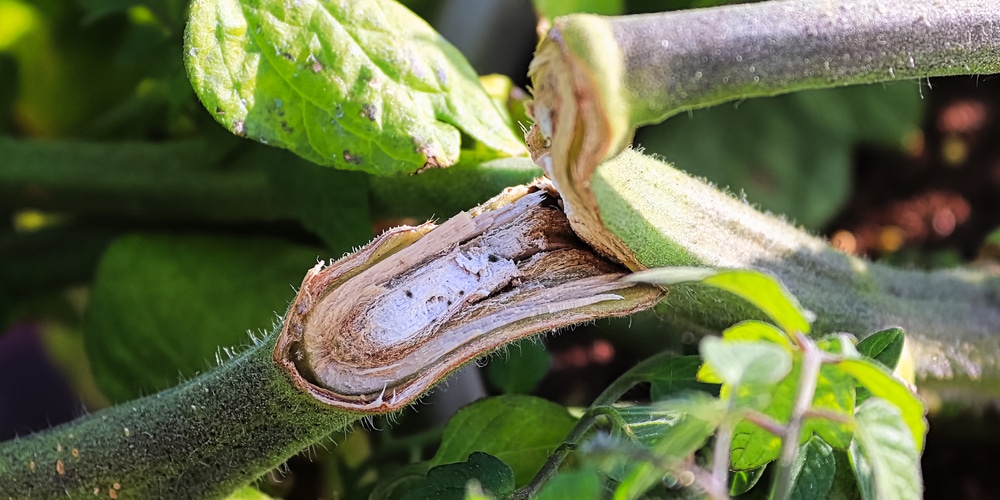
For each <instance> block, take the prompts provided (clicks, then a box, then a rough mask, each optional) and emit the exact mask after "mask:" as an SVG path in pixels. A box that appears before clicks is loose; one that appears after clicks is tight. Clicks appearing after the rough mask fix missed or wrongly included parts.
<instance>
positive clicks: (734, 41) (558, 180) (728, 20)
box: [528, 0, 1000, 268]
mask: <svg viewBox="0 0 1000 500" xmlns="http://www.w3.org/2000/svg"><path fill="white" fill-rule="evenodd" d="M997 72H1000V9H997V8H996V4H995V2H991V1H984V0H953V1H950V2H917V3H914V2H912V1H909V0H850V1H843V2H817V1H814V0H786V1H769V2H760V3H755V4H748V5H733V6H726V7H720V8H713V9H696V10H689V11H682V12H670V13H662V14H648V15H637V16H621V17H601V16H593V15H571V16H566V17H562V18H557V19H556V20H555V22H554V23H553V26H552V29H551V30H550V31H549V33H548V37H547V38H546V39H545V40H543V41H542V42H541V44H540V45H539V47H538V50H537V53H536V56H535V59H534V60H533V61H532V64H531V68H530V73H531V76H532V84H533V87H534V93H535V101H534V103H533V105H532V114H533V115H534V117H535V120H536V123H535V125H534V126H533V127H532V129H531V131H530V132H529V139H528V146H529V149H531V151H532V157H533V158H534V159H535V161H536V162H537V163H538V164H539V165H541V166H542V167H543V168H544V169H546V173H548V174H549V176H550V177H551V178H552V179H553V182H554V183H555V185H556V187H557V188H558V189H559V191H560V193H561V194H562V195H563V197H564V199H565V200H566V204H567V213H568V214H569V218H570V222H571V223H572V224H573V229H574V230H576V231H577V233H578V234H580V236H581V237H582V238H583V239H584V240H585V241H587V242H588V243H590V244H592V245H594V246H595V247H596V248H597V249H598V250H599V251H601V252H602V253H605V254H607V255H609V256H614V257H615V258H617V259H618V260H620V261H621V262H624V263H625V264H626V265H628V266H629V267H631V268H638V267H644V266H642V265H641V264H640V263H639V262H638V261H637V260H636V259H635V258H634V257H633V256H631V255H630V252H628V251H627V248H626V245H624V244H623V243H622V242H621V241H618V240H617V238H615V237H614V236H613V235H610V234H608V233H607V231H604V230H603V228H602V225H601V216H600V213H599V210H598V207H597V203H596V201H595V199H594V195H593V194H592V193H591V191H590V179H591V175H592V174H593V172H594V170H595V169H596V168H597V166H598V165H599V164H600V163H601V162H603V161H605V160H608V159H610V158H611V157H613V156H615V155H617V154H618V153H619V152H621V151H622V150H623V149H624V148H625V147H626V146H627V145H628V144H629V142H630V141H631V138H632V134H633V132H634V130H635V128H636V127H637V126H640V125H644V124H649V123H656V122H659V121H662V120H664V119H666V118H667V117H669V116H672V115H675V114H677V113H680V112H682V111H686V110H690V109H695V108H702V107H706V106H711V105H713V104H718V103H721V102H725V101H730V100H735V99H744V98H748V97H757V96H768V95H775V94H781V93H787V92H792V91H797V90H804V89H814V88H826V87H835V86H842V85H852V84H860V83H873V82H880V81H887V80H893V79H901V78H919V77H928V76H943V75H956V74H975V73H997Z"/></svg>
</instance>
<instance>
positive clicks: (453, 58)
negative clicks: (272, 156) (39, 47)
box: [185, 0, 526, 174]
mask: <svg viewBox="0 0 1000 500" xmlns="http://www.w3.org/2000/svg"><path fill="white" fill-rule="evenodd" d="M185 54H186V62H187V67H188V75H189V77H190V79H191V83H192V85H193V86H194V89H195V93H196V94H197V95H198V97H199V98H200V99H201V101H202V104H204V105H205V108H207V109H208V111H209V112H210V113H211V114H212V116H213V117H215V119H216V120H217V121H218V122H219V123H221V124H222V125H224V126H225V127H226V128H227V129H229V130H230V131H232V132H233V133H235V134H237V135H241V136H246V137H249V138H252V139H255V140H258V141H260V142H264V143H266V144H270V145H273V146H278V147H283V148H287V149H290V150H292V151H293V152H295V153H296V154H298V155H300V156H302V157H303V158H306V159H308V160H310V161H313V162H315V163H318V164H320V165H327V166H335V167H337V168H343V169H350V170H362V171H365V172H369V173H377V174H395V173H413V172H416V171H417V170H420V169H422V168H425V167H431V166H438V167H446V166H450V165H453V164H455V163H456V162H458V160H459V155H460V151H464V152H462V153H461V154H462V155H463V159H473V158H474V159H476V160H478V161H481V160H487V159H491V158H497V157H504V156H521V155H525V154H526V149H525V147H524V145H523V143H522V141H520V140H519V139H518V138H517V137H516V136H515V135H514V133H513V132H512V131H511V129H510V128H509V123H508V121H507V119H506V113H505V112H504V111H503V110H501V109H500V108H499V107H497V106H496V104H495V103H494V102H493V101H492V99H490V97H489V96H488V95H487V94H486V92H485V90H483V88H482V86H481V85H480V83H479V79H478V76H477V75H476V73H475V71H474V70H473V69H472V67H471V66H470V65H469V64H468V62H467V61H466V60H465V58H464V57H462V55H461V54H460V53H459V52H458V50H456V49H455V48H454V47H452V46H451V45H450V44H449V43H448V42H447V41H446V40H445V39H444V38H442V37H441V36H440V35H439V34H438V33H437V32H435V31H434V30H433V29H432V28H431V27H430V26H429V25H428V24H427V23H426V22H424V21H423V20H422V19H420V18H419V17H417V16H416V15H415V14H413V13H412V12H410V11H409V10H407V9H406V8H405V7H403V6H402V5H400V4H398V3H396V2H393V1H389V0H370V1H365V2H347V3H329V2H319V1H317V0H302V1H298V2H293V3H288V2H282V1H278V0H262V1H251V0H244V1H240V0H196V1H194V2H193V3H192V4H191V14H190V21H189V23H188V28H187V33H186V37H185ZM463 136H466V137H468V138H471V139H472V140H473V141H475V143H465V144H463V143H462V137H463Z"/></svg>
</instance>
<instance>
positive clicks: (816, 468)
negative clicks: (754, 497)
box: [779, 437, 837, 500]
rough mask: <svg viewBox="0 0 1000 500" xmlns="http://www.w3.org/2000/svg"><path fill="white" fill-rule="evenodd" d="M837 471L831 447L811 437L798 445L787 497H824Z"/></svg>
mask: <svg viewBox="0 0 1000 500" xmlns="http://www.w3.org/2000/svg"><path fill="white" fill-rule="evenodd" d="M836 473H837V459H836V457H835V456H834V455H833V447H831V446H830V445H829V444H827V443H826V442H824V441H823V440H822V439H819V438H816V437H813V438H811V439H809V441H806V443H805V444H804V445H802V446H801V447H799V451H798V454H796V456H795V463H794V465H793V472H792V483H793V486H792V490H791V494H790V495H789V498H791V499H794V500H813V499H815V498H826V497H827V494H828V493H829V492H830V488H832V487H833V478H834V476H835V475H836ZM779 487H780V486H779Z"/></svg>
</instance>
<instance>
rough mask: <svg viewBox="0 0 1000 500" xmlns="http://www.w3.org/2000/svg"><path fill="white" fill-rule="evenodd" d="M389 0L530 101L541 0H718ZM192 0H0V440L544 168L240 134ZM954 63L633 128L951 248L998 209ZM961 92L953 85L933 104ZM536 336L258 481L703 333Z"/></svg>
mask: <svg viewBox="0 0 1000 500" xmlns="http://www.w3.org/2000/svg"><path fill="white" fill-rule="evenodd" d="M404 3H405V4H406V5H408V6H409V7H410V8H411V9H413V10H414V11H415V12H417V13H418V14H420V15H421V16H422V17H424V18H425V19H427V20H428V21H430V22H431V23H432V24H433V25H434V26H435V28H436V29H438V30H439V31H440V32H441V33H442V34H443V35H444V36H445V37H446V38H447V39H449V40H450V41H451V42H452V43H454V44H455V45H456V46H457V47H458V48H459V49H460V50H461V51H462V52H463V53H464V54H466V55H467V57H468V58H469V60H470V62H471V63H472V64H473V66H474V67H475V68H476V70H477V71H479V72H480V73H481V74H487V73H500V74H504V75H507V76H509V77H510V79H511V80H512V81H513V83H514V87H513V88H512V90H510V92H509V94H508V102H509V103H510V105H511V110H512V112H513V114H514V116H518V117H520V120H521V121H522V122H523V121H524V120H526V118H524V115H523V109H522V108H521V107H520V106H521V102H522V101H521V100H522V99H523V98H524V96H525V95H526V94H525V93H524V90H522V89H523V88H525V87H526V85H527V79H526V75H525V74H526V70H527V64H528V62H529V61H530V59H531V57H532V50H533V48H534V46H535V43H536V42H537V35H536V20H537V18H536V8H537V9H538V11H540V12H542V13H556V14H561V13H565V12H569V11H586V12H597V13H602V14H619V13H639V12H650V11H660V10H672V9H685V8H699V7H708V6H711V5H718V4H723V3H736V2H733V1H725V0H663V1H654V0H577V1H573V2H556V1H550V0H538V1H536V2H535V3H534V5H533V4H532V3H531V2H530V1H529V0H477V1H470V0H411V1H407V2H404ZM186 9H187V3H186V1H184V0H146V1H133V0H0V217H2V220H3V222H2V224H0V332H4V331H6V333H0V379H2V380H3V382H2V383H0V439H4V438H10V437H13V436H14V435H16V434H24V433H26V432H30V431H32V430H37V429H41V428H45V427H47V426H49V425H51V424H55V423H58V421H61V420H66V419H69V418H71V417H72V416H74V415H76V414H79V413H80V412H81V408H84V407H86V408H87V409H88V410H94V409H97V408H100V407H101V406H103V405H106V404H108V403H109V402H117V401H123V400H127V399H129V398H132V397H136V396H139V395H142V394H148V393H150V392H153V391H156V390H159V389H162V388H164V387H167V386H169V385H171V384H173V383H176V382H177V381H179V380H181V379H183V378H186V377H191V376H193V375H195V374H196V373H198V372H199V371H203V370H206V369H209V368H210V367H211V366H212V365H213V364H214V363H215V362H216V361H215V360H216V357H217V356H221V357H225V356H227V355H228V351H224V350H222V348H223V347H228V346H234V345H235V346H238V345H240V344H244V345H245V344H246V343H248V342H249V341H250V340H249V337H248V336H247V335H246V332H247V331H251V332H266V331H268V330H269V328H270V327H271V324H272V322H273V321H274V320H275V318H276V315H277V314H280V313H281V312H282V311H283V310H284V308H285V305H286V304H287V303H288V301H289V300H290V299H291V298H292V296H293V292H294V287H295V286H297V285H298V281H299V279H301V276H302V275H304V272H305V271H306V270H307V269H308V268H310V267H312V266H313V265H314V264H315V263H316V261H317V259H329V258H338V257H340V256H341V255H342V254H344V253H345V252H349V251H350V250H351V249H352V248H355V247H357V246H359V245H362V244H364V243H365V242H367V241H368V240H369V239H370V238H371V237H372V236H374V235H375V234H377V233H378V232H380V231H381V230H383V229H384V228H386V227H391V226H393V225H397V224H400V223H416V222H420V221H422V220H425V219H426V218H429V217H434V218H438V219H442V218H446V217H448V216H451V215H452V214H454V213H455V212H457V211H458V210H462V209H465V208H470V207H471V206H473V205H474V204H475V203H478V202H480V201H482V200H485V199H486V198H488V197H489V196H491V195H492V194H495V193H496V192H499V190H500V189H502V187H504V186H506V185H512V184H517V183H522V182H526V181H528V180H530V179H531V178H532V177H534V176H536V175H538V174H539V171H538V170H536V169H531V168H527V169H526V168H524V167H523V165H521V166H511V165H505V164H502V162H501V164H498V165H494V166H493V167H492V168H480V167H479V166H475V165H471V166H470V165H465V166H461V167H456V168H455V169H452V170H450V171H430V172H427V173H426V174H421V175H420V176H416V177H398V178H374V177H371V176H369V175H366V174H361V173H357V172H342V171H336V170H332V169H322V168H319V167H317V166H315V165H312V164H310V163H308V162H306V161H304V160H301V159H299V158H298V157H296V156H294V155H292V154H291V153H288V152H286V151H282V150H277V149H273V148H268V147H265V146H262V145H259V144H255V143H251V142H250V141H246V140H242V139H238V138H235V137H233V136H231V135H229V134H228V133H226V131H224V130H222V129H221V127H219V126H218V125H217V124H216V123H215V122H214V120H212V118H211V117H210V116H209V114H208V113H207V112H206V111H205V110H204V108H203V107H202V106H201V105H200V103H198V102H197V99H196V98H195V96H194V94H193V92H192V90H191V87H190V84H189V83H188V80H187V76H186V75H185V72H184V67H183V63H182V42H183V40H182V37H183V29H184V23H185V19H186ZM970 82H972V80H970V79H953V80H950V81H942V82H940V84H935V88H937V87H940V88H941V89H942V90H937V91H933V92H932V91H931V89H930V88H929V86H928V85H927V84H926V82H900V83H896V84H892V85H876V86H870V87H857V88H846V89H835V90H828V91H813V92H803V93H799V94H794V95H788V96H781V97H774V98H767V99H757V100H751V101H746V102H736V103H728V104H724V105H721V106H718V107H716V108H712V109H707V110H699V111H694V112H692V113H690V114H685V115H681V116H676V117H674V118H672V119H670V120H668V121H667V122H665V123H663V124H661V125H658V126H654V127H648V128H646V129H643V130H641V131H639V132H638V134H637V136H636V145H637V146H640V147H643V148H645V150H646V152H647V153H653V154H656V155H659V156H662V157H664V158H665V159H667V160H669V161H671V162H674V163H675V164H676V165H677V166H678V167H680V168H682V169H684V170H687V171H689V172H692V173H694V174H696V175H699V176H704V177H705V178H707V179H708V180H710V181H711V182H713V183H715V184H717V185H718V186H720V187H723V188H727V189H729V190H730V191H732V192H733V193H735V194H736V195H737V196H742V197H745V198H746V199H747V200H748V201H749V202H751V203H753V204H756V205H758V206H760V207H761V208H763V209H765V210H770V211H774V212H776V213H780V214H783V215H785V216H786V217H788V218H789V219H790V220H792V221H795V222H796V223H798V224H801V225H804V226H805V227H806V228H808V229H810V230H813V231H817V232H820V231H822V232H824V234H827V235H829V236H831V237H832V238H833V241H834V243H835V244H837V245H838V246H840V247H841V248H842V249H844V250H846V251H852V252H855V253H859V254H869V255H876V256H877V255H882V256H889V257H891V258H894V259H896V260H897V261H899V262H904V263H918V264H920V265H927V264H929V263H931V264H941V263H947V264H954V263H956V262H959V261H960V260H963V259H967V258H969V257H971V256H972V255H973V254H974V253H975V249H976V248H978V245H979V242H981V241H982V238H983V235H984V234H985V233H986V232H988V231H989V229H991V228H992V227H993V226H994V225H996V224H997V223H998V222H1000V221H997V220H996V216H994V215H992V214H995V213H1000V211H995V210H994V211H991V210H990V208H991V207H993V205H991V204H989V203H991V202H988V199H989V193H992V192H995V189H996V183H997V182H998V179H1000V177H998V176H997V174H996V173H995V172H996V171H997V170H998V169H1000V155H998V154H997V153H996V148H992V149H989V148H984V146H983V144H985V143H986V142H988V141H983V140H982V137H983V134H986V135H987V136H988V133H989V132H988V131H989V130H995V129H991V128H990V127H995V123H996V120H995V118H994V115H995V110H996V104H995V103H996V100H997V97H996V96H997V95H998V94H1000V92H998V91H997V89H998V86H997V85H996V84H995V80H994V81H993V82H992V83H990V82H989V81H984V82H978V81H975V82H972V83H970ZM949 89H951V90H949ZM971 92H978V93H977V94H973V93H971ZM967 94H968V95H971V96H972V97H965V96H966V95H967ZM956 96H958V97H956ZM502 97H503V96H500V98H502ZM956 102H957V103H959V104H962V105H963V106H965V107H960V108H958V110H957V111H956V110H955V109H952V108H949V107H948V106H951V105H953V104H955V103H956ZM963 103H964V104H963ZM977 103H979V104H977ZM928 107H930V108H931V109H932V110H933V111H932V112H933V114H930V112H928V111H927V109H928ZM949 112H950V113H951V114H950V115H948V114H947V113H949ZM949 117H950V118H949ZM524 125H527V123H524ZM921 127H923V130H922V129H921ZM994 142H995V141H994ZM994 162H995V165H997V167H994ZM976 165H983V168H981V169H979V170H975V171H974V172H976V173H975V174H969V175H967V176H965V177H961V178H960V179H959V178H958V177H957V176H959V174H961V173H962V172H967V173H968V172H973V170H972V167H973V166H976ZM875 172H881V174H876V173H875ZM887 172H888V173H887ZM900 172H902V173H900ZM941 179H944V180H943V181H942V180H941ZM939 181H940V182H939ZM921 182H923V184H921ZM928 182H930V185H928V184H927V183H928ZM456 186H460V188H456ZM859 186H861V187H859ZM864 186H868V187H864ZM941 186H945V187H944V188H942V187H941ZM456 192H457V193H458V195H455V194H449V193H456ZM984 214H986V215H984ZM900 221H902V222H900ZM907 221H909V222H907ZM953 237H961V238H962V239H961V240H955V239H954V238H953ZM949 238H951V239H949ZM970 241H972V242H973V243H969V242H970ZM928 248H930V249H931V250H934V251H935V252H934V253H931V254H928V253H927V252H926V251H924V250H927V249H928ZM928 255H931V257H928ZM941 255H944V256H945V257H941ZM626 329H627V333H626V332H625V330H626ZM665 329H666V330H667V333H669V335H665V334H664V330H665ZM260 334H261V333H258V335H260ZM545 343H546V344H547V345H548V348H547V349H543V348H542V346H541V345H540V344H536V343H530V342H529V343H525V344H524V345H522V346H517V347H514V348H511V349H509V350H508V351H507V352H505V353H503V354H502V355H500V356H499V357H498V360H499V361H500V362H494V363H491V365H490V368H489V370H488V372H487V371H483V373H482V374H480V373H479V372H480V370H478V369H477V368H476V367H472V368H470V369H467V370H464V371H463V373H460V374H458V375H456V376H455V377H454V378H453V380H452V381H451V382H450V383H449V385H448V389H447V390H446V391H439V392H436V393H435V394H434V395H433V396H432V397H433V398H434V400H433V404H432V405H427V408H426V409H423V410H422V411H421V412H420V413H419V414H406V415H404V416H403V417H401V418H402V421H401V423H400V424H399V425H398V426H395V427H394V428H393V429H392V430H391V431H385V432H380V433H372V434H369V433H367V432H365V431H364V430H359V431H357V432H354V433H352V434H351V435H349V436H347V437H345V438H344V439H342V440H341V441H345V442H344V443H343V444H342V445H341V446H339V447H337V448H332V449H331V450H329V451H327V450H322V451H319V452H318V453H319V455H318V456H314V458H318V459H317V460H315V461H309V460H304V459H294V460H293V461H292V462H291V470H292V473H293V474H294V475H295V477H298V478H300V480H298V481H279V480H277V479H276V478H271V479H273V480H272V481H270V482H269V485H267V486H266V488H265V489H268V491H270V492H271V493H272V494H275V495H287V496H289V497H297V498H310V494H312V493H317V494H318V492H319V490H317V488H322V489H323V491H331V490H334V491H339V492H341V493H342V494H348V495H349V494H352V493H358V492H361V491H367V489H370V488H371V487H372V486H373V479H372V476H370V475H369V476H366V475H365V474H364V471H365V470H376V469H378V470H381V471H383V472H384V471H385V470H388V469H391V468H393V467H400V466H401V465H400V464H405V463H407V462H409V461H413V460H418V459H420V458H424V459H427V458H429V457H430V454H431V452H432V451H433V447H434V443H436V440H437V439H438V438H439V437H440V433H441V427H442V425H443V422H445V421H446V420H447V419H448V417H449V416H450V415H451V414H452V413H453V412H454V410H455V409H456V408H458V407H460V406H462V405H464V404H466V403H467V402H468V401H471V400H473V399H476V398H478V397H481V396H483V395H484V394H497V393H531V394H536V395H542V396H545V397H547V398H550V399H553V400H556V401H558V402H560V403H563V404H566V405H574V404H586V403H588V402H589V400H590V399H591V398H593V396H594V394H595V392H594V391H599V390H600V389H601V388H603V387H604V386H605V385H606V384H607V383H608V382H609V381H611V380H613V379H614V377H615V376H616V375H617V374H619V373H621V371H622V370H624V369H625V368H627V367H628V366H631V365H632V364H634V362H635V361H636V360H637V359H641V358H643V357H645V356H646V355H648V354H649V353H650V352H653V351H654V350H658V349H662V348H673V349H677V350H679V351H681V352H691V351H692V349H693V346H694V344H695V335H694V333H693V332H689V331H671V330H669V328H668V327H667V326H665V323H663V322H662V321H661V318H657V317H656V315H655V313H649V314H645V315H639V316H637V317H635V318H630V319H625V320H616V321H603V322H600V323H599V324H597V325H591V326H588V327H582V328H580V329H578V330H576V331H574V332H573V334H572V335H569V334H567V335H562V336H558V337H552V338H551V339H548V340H546V341H545ZM29 381H30V382H29ZM42 394H44V395H46V396H45V397H42V396H40V395H42ZM930 449H933V443H932V444H931V447H930ZM393 460H395V461H393ZM359 471H361V472H359ZM317 477H321V478H325V479H324V480H322V481H320V480H316V479H315V478H317ZM301 478H313V480H307V479H301ZM317 485H321V486H317ZM928 487H929V488H932V487H933V485H932V484H931V482H930V479H929V483H928ZM316 496H317V495H312V497H311V498H315V497H316Z"/></svg>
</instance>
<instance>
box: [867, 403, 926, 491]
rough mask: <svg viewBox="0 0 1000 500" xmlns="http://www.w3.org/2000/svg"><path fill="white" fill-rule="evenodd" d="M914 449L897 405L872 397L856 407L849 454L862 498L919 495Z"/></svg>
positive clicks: (916, 458)
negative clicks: (855, 423) (855, 427)
mask: <svg viewBox="0 0 1000 500" xmlns="http://www.w3.org/2000/svg"><path fill="white" fill-rule="evenodd" d="M917 450H918V446H916V443H915V442H914V440H913V435H912V433H911V432H910V430H909V429H908V428H907V426H906V425H905V424H904V422H903V418H902V415H901V414H900V410H899V408H898V407H896V406H893V405H892V404H890V403H888V402H886V401H883V400H880V399H872V400H869V401H868V402H867V403H865V404H864V405H862V406H861V407H860V408H858V413H857V431H856V432H855V439H854V442H852V443H851V450H850V456H851V462H852V465H853V466H854V473H855V475H856V476H857V478H858V484H859V486H860V489H861V494H862V497H863V498H865V500H876V499H900V500H906V499H911V498H912V499H918V498H921V497H922V496H923V486H922V485H923V481H922V478H921V474H920V453H919V452H918V451H917Z"/></svg>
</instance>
